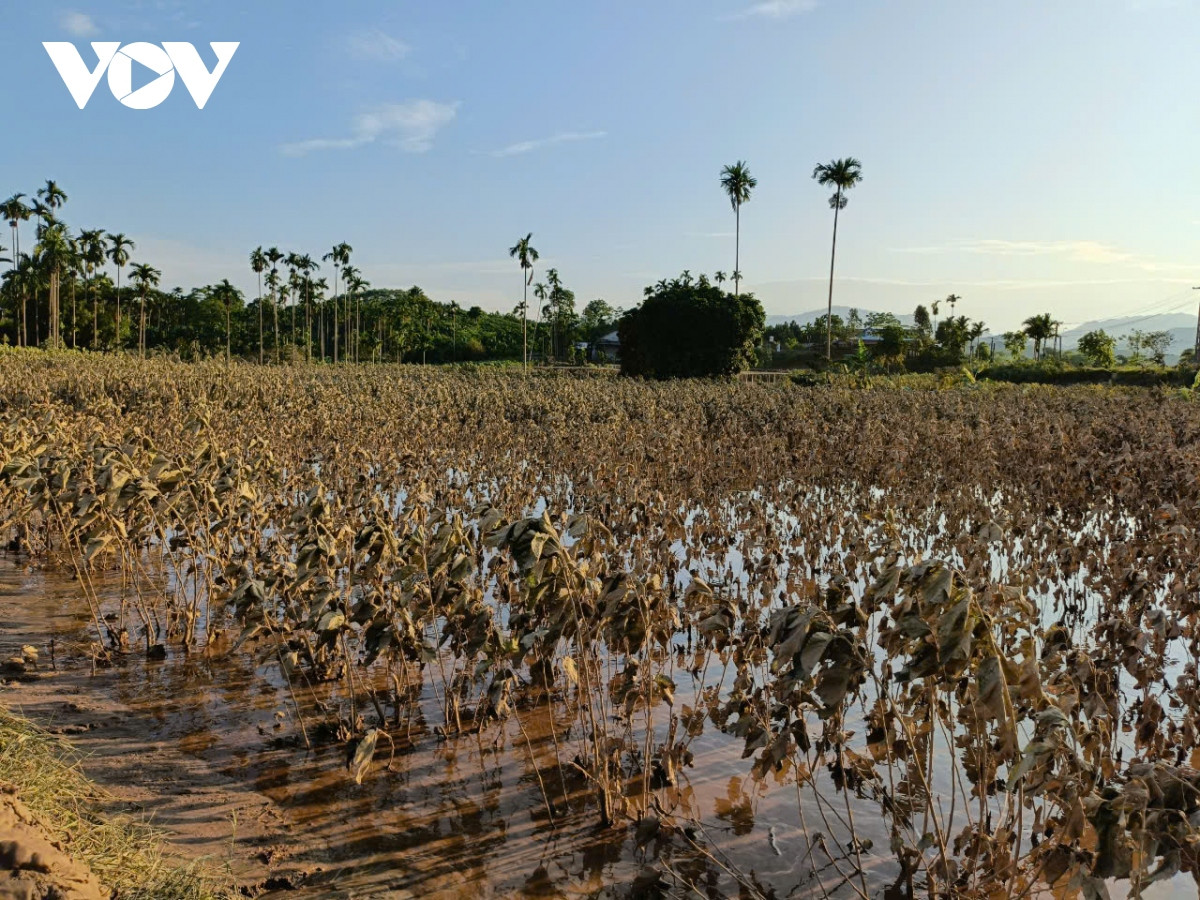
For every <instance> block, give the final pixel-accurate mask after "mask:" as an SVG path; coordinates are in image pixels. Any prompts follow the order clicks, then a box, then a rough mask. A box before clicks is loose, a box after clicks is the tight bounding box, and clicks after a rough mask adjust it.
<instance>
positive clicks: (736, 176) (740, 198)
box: [721, 160, 758, 296]
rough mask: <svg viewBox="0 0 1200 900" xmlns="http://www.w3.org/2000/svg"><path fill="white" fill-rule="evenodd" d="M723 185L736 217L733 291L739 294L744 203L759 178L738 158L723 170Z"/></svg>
mask: <svg viewBox="0 0 1200 900" xmlns="http://www.w3.org/2000/svg"><path fill="white" fill-rule="evenodd" d="M721 187H722V188H724V190H725V194H726V196H728V197H729V203H730V204H731V205H732V206H733V212H734V216H735V217H736V229H735V232H734V245H733V246H734V255H733V274H734V280H733V293H734V295H735V296H738V295H740V294H741V278H742V272H741V268H742V266H741V259H742V204H743V203H749V202H750V192H751V191H753V190H754V189H755V188H756V187H758V179H756V178H755V177H754V176H753V175H751V174H750V169H749V167H747V165H746V164H745V163H744V162H742V161H741V160H738V161H737V162H736V163H734V164H733V165H732V166H726V167H725V168H723V169H722V170H721Z"/></svg>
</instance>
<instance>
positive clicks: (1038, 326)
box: [1022, 313, 1054, 360]
mask: <svg viewBox="0 0 1200 900" xmlns="http://www.w3.org/2000/svg"><path fill="white" fill-rule="evenodd" d="M1022 324H1023V325H1024V326H1025V327H1024V328H1023V329H1022V331H1024V332H1025V334H1027V335H1028V336H1029V337H1031V338H1032V339H1033V355H1034V358H1035V359H1038V360H1040V359H1041V358H1042V345H1043V344H1044V343H1045V342H1046V341H1048V340H1049V339H1050V338H1051V337H1053V336H1054V319H1053V318H1052V317H1051V315H1050V313H1042V314H1041V315H1040V316H1030V317H1029V318H1028V319H1026V320H1025V321H1024V322H1023V323H1022Z"/></svg>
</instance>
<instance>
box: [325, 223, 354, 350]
mask: <svg viewBox="0 0 1200 900" xmlns="http://www.w3.org/2000/svg"><path fill="white" fill-rule="evenodd" d="M353 252H354V248H353V247H351V246H350V245H349V244H347V243H345V242H343V243H341V244H335V245H334V246H333V249H332V250H330V251H329V252H328V253H326V254H325V255H324V256H323V257H322V259H323V260H325V262H328V263H331V264H332V266H333V331H332V334H331V337H332V338H333V361H334V363H335V364H336V363H337V361H338V318H339V316H338V275H339V273H340V272H341V268H342V267H343V266H348V265H350V254H351V253H353ZM324 352H325V351H324V348H322V350H321V353H322V355H324Z"/></svg>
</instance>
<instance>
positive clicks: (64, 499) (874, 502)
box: [0, 351, 1200, 897]
mask: <svg viewBox="0 0 1200 900" xmlns="http://www.w3.org/2000/svg"><path fill="white" fill-rule="evenodd" d="M0 461H2V464H3V467H2V470H0V471H2V477H0V524H2V527H3V528H4V529H5V539H6V540H11V541H12V546H13V548H15V549H16V550H18V551H19V552H21V553H26V554H31V555H34V556H37V557H41V558H43V559H44V560H45V561H46V562H47V564H52V565H55V566H60V567H64V568H66V569H68V570H70V571H73V572H75V573H76V574H77V577H78V581H79V586H80V591H81V593H82V594H83V601H82V602H85V603H87V604H89V605H90V610H91V617H92V621H93V629H94V633H93V643H92V647H91V650H90V654H91V656H92V658H93V659H94V660H95V663H96V665H98V666H123V665H133V664H135V661H136V660H137V658H139V657H143V656H146V655H149V656H151V657H161V656H164V655H170V654H174V653H176V652H179V651H182V650H183V649H184V648H186V649H187V650H188V652H191V653H204V654H207V655H209V656H210V657H211V659H212V664H213V665H221V662H222V660H223V659H226V658H228V657H229V656H230V655H231V654H233V655H239V656H243V655H247V654H249V655H252V656H253V658H254V659H255V660H256V661H257V664H258V666H259V669H260V671H261V672H263V673H264V675H263V677H266V675H265V673H267V672H271V673H275V674H276V675H277V676H278V677H282V678H284V679H285V680H286V683H287V685H288V687H289V690H290V692H291V693H290V696H291V698H292V704H293V708H292V709H291V710H290V712H289V716H288V720H287V721H288V728H289V729H290V735H289V739H290V741H291V742H292V743H291V746H293V747H294V748H295V752H296V753H304V752H305V750H306V748H310V747H319V746H327V745H330V744H342V745H344V749H345V759H346V760H347V764H348V772H347V775H346V777H347V778H348V779H350V780H353V781H357V782H360V783H362V784H364V785H366V784H369V783H370V782H371V781H372V780H376V779H380V780H382V779H388V778H389V777H391V775H390V773H389V768H390V764H391V762H390V761H392V760H394V759H395V758H396V757H397V756H400V755H403V754H421V753H429V752H430V750H431V748H432V747H433V746H434V745H435V744H438V743H440V742H445V741H449V742H455V741H470V742H472V743H475V742H478V743H479V746H480V747H481V748H482V747H483V746H484V745H485V742H489V741H493V740H496V739H497V738H496V735H504V734H508V733H509V732H508V730H507V729H508V728H509V726H512V727H513V728H515V729H516V731H515V733H514V734H513V738H512V739H513V745H514V748H519V749H520V751H521V752H526V751H527V752H528V760H527V762H528V765H529V769H530V772H531V776H530V778H529V779H528V780H527V781H526V782H525V786H526V789H527V795H526V800H527V802H528V805H529V807H530V809H531V810H532V811H536V816H537V818H536V822H537V827H538V828H539V829H541V831H540V833H542V834H544V835H545V838H544V839H545V840H550V839H551V837H550V836H551V835H553V834H554V833H555V831H556V829H559V828H560V827H562V825H563V823H564V822H566V821H568V820H570V819H578V818H579V817H588V818H591V819H593V820H594V821H597V822H602V823H604V824H605V825H607V826H610V827H611V829H612V830H613V832H614V833H617V834H624V835H627V836H628V840H629V841H630V842H631V843H632V845H633V846H635V847H636V848H637V850H636V853H637V855H638V858H639V859H640V860H642V861H643V862H644V863H645V869H644V870H643V872H642V874H641V875H639V878H638V882H637V884H636V891H635V893H636V892H640V893H638V895H639V896H646V895H652V894H653V893H654V892H671V891H678V892H682V891H686V890H690V889H696V890H698V891H699V892H700V893H701V894H704V893H706V892H716V893H721V892H722V891H725V892H728V891H730V890H738V891H741V893H742V895H743V896H749V897H759V896H771V895H772V893H771V892H772V891H778V892H779V893H780V895H782V894H784V893H786V892H787V891H789V890H793V891H797V892H801V891H802V892H805V893H807V894H812V895H822V894H824V895H829V896H860V897H865V896H871V895H874V894H876V893H878V892H879V891H880V890H882V889H883V888H885V887H888V886H892V887H893V888H894V889H895V890H897V891H900V892H901V895H903V894H910V895H921V896H930V897H946V896H959V897H995V896H1008V897H1022V896H1028V895H1030V894H1031V893H1033V892H1036V891H1038V890H1040V889H1042V888H1044V887H1045V886H1048V885H1055V886H1056V887H1057V888H1059V889H1062V890H1068V889H1069V890H1071V891H1074V890H1082V891H1084V892H1085V893H1086V894H1087V895H1088V896H1096V895H1102V894H1103V893H1105V892H1106V891H1107V885H1109V884H1112V883H1114V880H1120V881H1122V882H1124V883H1125V886H1127V887H1129V888H1131V889H1132V890H1134V891H1138V890H1141V889H1142V888H1144V887H1145V886H1146V885H1147V884H1149V883H1150V882H1153V881H1155V880H1160V879H1163V878H1167V877H1171V876H1174V875H1176V874H1177V873H1179V872H1194V871H1195V870H1196V858H1195V852H1196V849H1195V848H1196V845H1197V836H1198V835H1200V832H1198V831H1197V826H1198V825H1200V771H1197V770H1196V769H1194V768H1192V764H1193V759H1194V757H1193V754H1194V753H1195V751H1196V750H1197V748H1198V747H1200V736H1198V734H1197V724H1198V721H1200V720H1198V718H1197V717H1198V714H1200V689H1198V679H1200V671H1198V666H1200V607H1198V606H1197V603H1196V597H1197V596H1200V573H1198V571H1197V569H1196V567H1195V566H1193V565H1192V564H1191V562H1192V560H1194V559H1195V556H1196V553H1197V550H1198V549H1200V548H1198V547H1197V543H1196V542H1197V532H1196V529H1197V527H1198V526H1200V487H1198V486H1197V483H1196V479H1195V473H1196V471H1197V468H1198V467H1200V413H1198V408H1197V406H1196V405H1195V402H1194V399H1193V396H1192V394H1191V392H1190V391H1180V392H1175V393H1172V392H1168V391H1165V390H1162V391H1157V392H1150V391H1132V390H1129V391H1125V390H1121V389H1112V388H1099V387H1078V388H1061V389H1060V388H1045V387H1024V386H983V385H976V384H965V385H962V386H958V387H954V388H950V389H943V390H936V389H922V388H917V389H913V388H911V387H903V388H894V387H888V386H880V387H874V388H868V389H861V390H854V389H848V388H840V387H831V388H823V389H820V390H813V389H806V388H803V387H798V386H795V385H792V384H789V383H781V384H749V383H734V384H732V385H730V384H726V383H716V382H690V383H684V382H669V383H661V384H659V383H644V382H639V381H633V380H625V379H604V380H598V379H584V378H573V377H566V376H557V377H549V376H540V377H539V376H534V377H530V378H521V377H517V376H516V375H515V374H508V373H505V372H490V373H485V372H475V371H470V370H432V369H427V368H401V367H390V366H389V367H365V366H363V367H346V368H343V369H339V370H329V369H320V368H313V367H297V368H294V369H265V370H264V369H261V368H256V367H249V366H242V365H238V364H235V365H233V366H232V367H226V366H225V365H224V364H216V363H208V364H203V365H195V366H187V365H182V364H179V363H171V362H167V361H162V360H131V359H122V358H117V357H88V358H85V357H79V356H76V355H73V354H57V355H55V354H41V353H34V352H29V351H25V352H21V351H9V352H5V353H4V354H2V355H0ZM108 572H113V573H120V575H121V577H122V581H123V583H124V584H125V585H126V589H125V591H124V593H123V595H122V597H121V599H120V600H119V601H116V602H114V601H107V600H105V599H102V597H101V595H100V594H99V592H98V591H96V590H95V588H94V580H95V579H97V578H99V577H101V576H102V575H103V574H105V573H108ZM168 664H169V663H168ZM535 720H540V721H541V722H542V723H543V728H544V729H545V730H547V731H548V732H549V735H550V739H551V740H552V742H553V758H554V759H555V760H556V762H555V764H554V765H552V766H546V765H536V764H535V763H534V753H533V747H532V745H531V741H530V738H529V735H528V728H529V726H530V724H531V723H532V722H533V721H535ZM737 757H742V758H743V759H744V762H742V763H736V762H732V763H731V762H730V760H731V759H732V760H736V758H737ZM717 759H719V760H722V761H723V762H722V765H724V766H726V767H728V766H730V765H736V766H738V767H739V771H740V772H741V775H742V777H743V778H744V784H745V785H746V787H745V788H744V790H745V794H744V796H741V795H739V796H736V797H732V798H731V799H730V800H729V801H721V802H724V803H725V807H722V806H721V802H719V803H718V815H719V816H722V817H726V816H729V815H732V816H733V819H732V822H733V825H732V828H733V829H734V830H733V833H734V834H744V833H746V829H747V828H749V829H753V827H754V825H753V815H752V813H749V812H743V813H737V812H734V813H729V812H725V813H723V812H721V810H722V809H727V808H728V807H729V804H730V803H732V804H734V807H733V808H734V809H735V810H736V809H741V808H742V804H745V808H746V809H747V810H749V809H751V808H752V807H753V805H756V804H757V803H758V798H760V797H762V796H765V795H766V794H768V793H770V794H772V795H776V796H782V797H784V798H790V800H789V805H788V807H787V808H788V809H790V812H788V813H787V815H786V816H785V817H781V818H779V819H778V820H776V822H775V823H774V825H773V827H772V828H771V831H770V833H769V835H764V837H763V840H764V842H767V841H769V844H770V847H771V848H772V850H774V852H775V853H780V852H781V851H780V850H779V849H778V844H780V843H781V844H783V845H784V846H785V847H787V848H788V849H787V852H788V854H789V855H791V856H794V857H795V858H796V859H798V860H800V861H801V862H800V865H801V866H802V867H803V869H804V871H805V874H804V876H803V878H802V879H801V880H800V881H799V882H797V880H796V879H795V878H793V879H791V880H790V881H789V882H788V883H775V884H769V883H767V882H766V881H764V880H763V878H762V877H760V874H759V873H757V872H756V871H755V866H754V864H753V861H752V860H748V859H747V858H744V857H739V855H738V853H737V852H736V850H734V849H729V850H728V851H727V850H726V849H724V842H723V841H722V840H721V839H720V838H719V837H714V835H717V834H719V832H717V831H716V829H715V826H714V823H713V821H712V820H711V818H710V817H709V816H710V812H709V810H708V809H706V808H704V806H703V805H702V803H701V799H700V798H701V797H702V796H705V795H704V793H703V792H704V787H705V783H706V768H707V767H708V766H709V765H711V764H712V761H713V760H717ZM747 816H748V817H749V818H748V819H747ZM747 821H748V822H749V824H748V825H747V824H746V823H747ZM777 829H778V831H777ZM777 839H778V843H777ZM767 881H769V879H767ZM721 885H724V887H721ZM731 885H732V887H731ZM705 886H707V887H705ZM631 890H634V889H633V888H631Z"/></svg>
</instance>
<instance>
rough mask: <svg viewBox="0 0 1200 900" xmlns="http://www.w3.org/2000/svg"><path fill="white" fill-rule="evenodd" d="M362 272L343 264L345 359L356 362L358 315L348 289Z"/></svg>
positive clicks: (351, 293)
mask: <svg viewBox="0 0 1200 900" xmlns="http://www.w3.org/2000/svg"><path fill="white" fill-rule="evenodd" d="M361 275H362V273H361V272H360V271H358V269H356V268H354V266H349V265H348V266H345V267H343V269H342V288H343V290H342V293H343V294H344V295H345V298H346V343H345V348H346V353H345V357H346V361H347V362H354V363H357V362H358V317H357V314H356V306H355V297H354V291H352V290H351V289H350V283H351V282H352V281H354V280H355V279H356V278H359V277H361ZM351 322H353V323H354V326H355V327H354V331H353V333H352V332H351V328H350V325H351Z"/></svg>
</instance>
